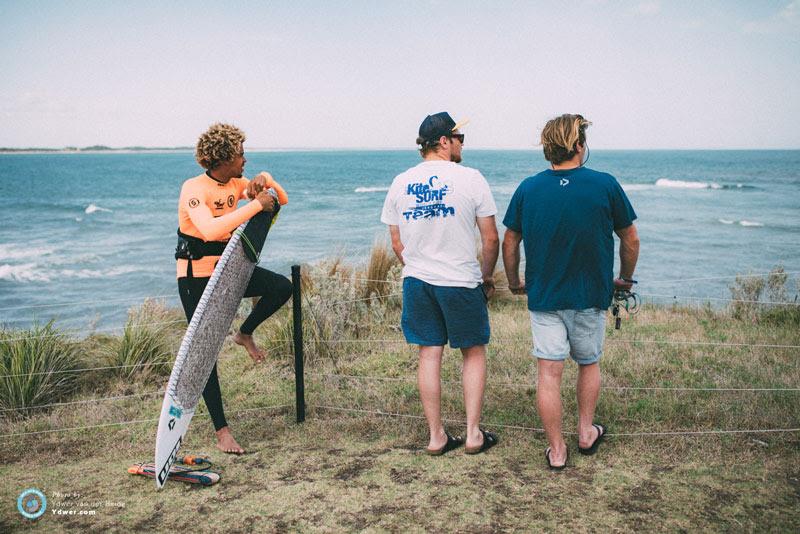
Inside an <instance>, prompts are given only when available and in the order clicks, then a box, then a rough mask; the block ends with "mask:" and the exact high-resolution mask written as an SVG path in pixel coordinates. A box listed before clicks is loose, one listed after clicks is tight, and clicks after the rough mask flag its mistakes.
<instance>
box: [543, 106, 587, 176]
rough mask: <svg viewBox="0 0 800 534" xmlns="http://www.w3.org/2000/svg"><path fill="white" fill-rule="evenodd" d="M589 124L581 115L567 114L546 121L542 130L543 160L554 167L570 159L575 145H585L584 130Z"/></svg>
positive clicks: (575, 149)
mask: <svg viewBox="0 0 800 534" xmlns="http://www.w3.org/2000/svg"><path fill="white" fill-rule="evenodd" d="M591 124H592V123H591V122H589V121H587V120H586V119H584V118H583V115H570V114H569V113H565V114H564V115H561V116H560V117H556V118H555V119H551V120H549V121H547V124H545V125H544V129H542V147H543V148H544V158H545V159H546V160H547V161H549V162H550V163H553V164H554V165H558V164H559V163H562V162H564V161H567V160H570V159H572V158H573V157H574V156H575V153H576V152H577V147H576V145H577V144H578V143H580V144H581V145H585V144H586V128H588V127H589V126H591Z"/></svg>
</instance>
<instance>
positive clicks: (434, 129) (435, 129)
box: [417, 111, 469, 143]
mask: <svg viewBox="0 0 800 534" xmlns="http://www.w3.org/2000/svg"><path fill="white" fill-rule="evenodd" d="M468 122H469V119H466V120H463V121H461V122H458V123H457V122H456V121H454V120H453V118H452V117H451V116H450V114H449V113H448V112H446V111H441V112H439V113H436V114H434V115H428V116H427V117H425V120H424V121H422V124H420V125H419V139H418V140H417V142H425V143H435V142H437V141H438V140H439V138H440V137H441V136H443V135H444V136H445V137H450V135H452V133H453V132H454V131H456V130H458V129H459V128H461V127H462V126H464V125H465V124H467V123H468Z"/></svg>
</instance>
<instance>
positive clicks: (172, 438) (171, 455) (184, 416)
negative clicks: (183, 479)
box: [154, 398, 194, 489]
mask: <svg viewBox="0 0 800 534" xmlns="http://www.w3.org/2000/svg"><path fill="white" fill-rule="evenodd" d="M169 400H170V402H164V403H163V405H162V407H161V417H160V418H159V420H158V434H157V436H158V439H156V454H155V460H156V461H155V468H154V471H155V481H156V488H157V489H161V488H163V487H164V484H165V483H166V482H167V478H168V477H169V475H170V469H171V468H172V466H173V465H174V464H175V462H176V461H177V460H178V451H179V450H180V448H181V445H182V444H183V437H184V436H185V435H186V431H187V430H188V429H189V423H190V422H191V420H192V416H193V415H194V410H186V409H184V408H183V407H182V406H181V405H180V403H179V402H177V401H176V400H175V399H174V398H170V399H169Z"/></svg>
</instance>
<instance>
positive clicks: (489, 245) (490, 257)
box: [481, 237, 500, 280]
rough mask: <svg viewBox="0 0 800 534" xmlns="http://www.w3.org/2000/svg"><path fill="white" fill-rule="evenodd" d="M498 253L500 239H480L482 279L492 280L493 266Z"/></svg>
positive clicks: (495, 263)
mask: <svg viewBox="0 0 800 534" xmlns="http://www.w3.org/2000/svg"><path fill="white" fill-rule="evenodd" d="M499 255H500V241H499V239H498V238H497V237H493V238H492V237H489V238H487V239H481V276H482V277H483V279H484V280H494V268H495V266H496V265H497V258H498V256H499Z"/></svg>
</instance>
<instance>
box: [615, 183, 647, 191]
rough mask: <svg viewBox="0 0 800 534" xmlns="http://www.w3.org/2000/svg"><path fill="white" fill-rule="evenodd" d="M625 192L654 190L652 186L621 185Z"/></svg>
mask: <svg viewBox="0 0 800 534" xmlns="http://www.w3.org/2000/svg"><path fill="white" fill-rule="evenodd" d="M620 185H621V186H622V189H624V190H625V191H647V190H648V189H653V185H652V184H620Z"/></svg>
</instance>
